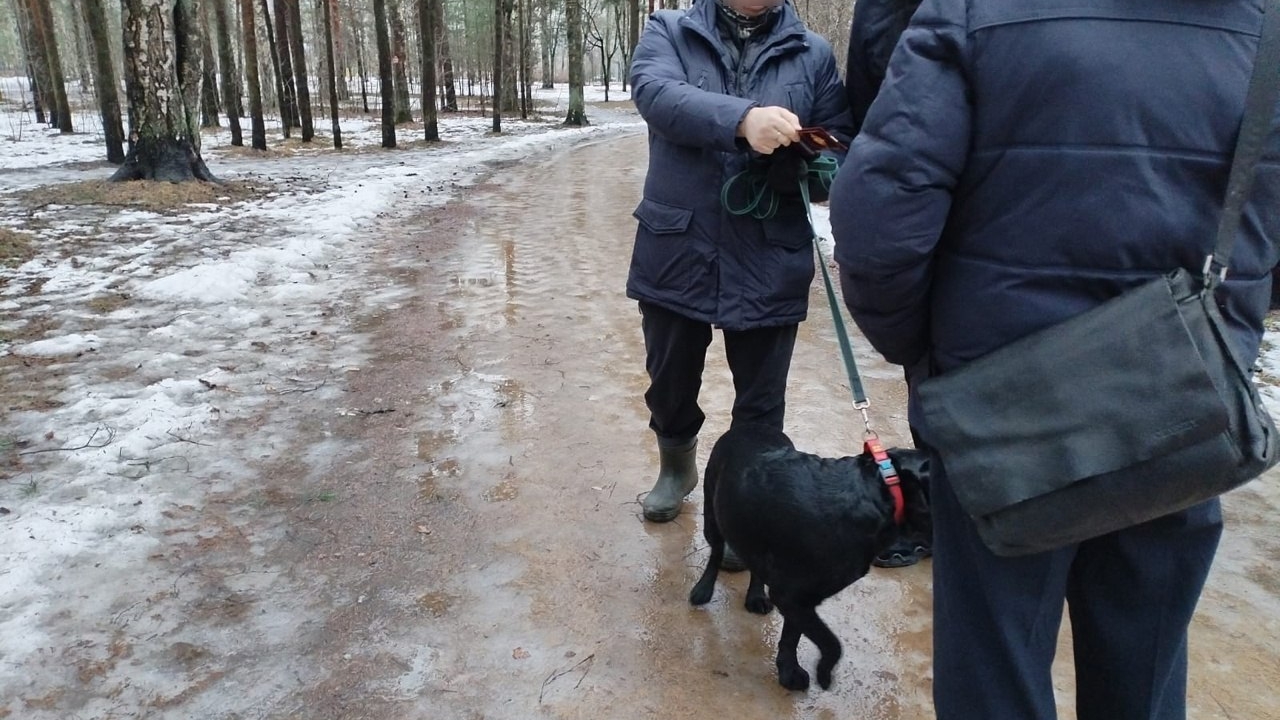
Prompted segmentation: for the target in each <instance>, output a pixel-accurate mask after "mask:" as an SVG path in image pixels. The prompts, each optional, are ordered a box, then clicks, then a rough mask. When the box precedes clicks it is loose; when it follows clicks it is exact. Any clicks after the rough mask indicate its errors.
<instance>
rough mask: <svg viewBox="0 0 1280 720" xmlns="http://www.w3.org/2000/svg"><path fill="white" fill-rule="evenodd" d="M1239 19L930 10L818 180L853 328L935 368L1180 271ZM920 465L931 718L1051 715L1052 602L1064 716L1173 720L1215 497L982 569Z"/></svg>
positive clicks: (988, 558) (1192, 7)
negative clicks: (929, 578) (1070, 689)
mask: <svg viewBox="0 0 1280 720" xmlns="http://www.w3.org/2000/svg"><path fill="white" fill-rule="evenodd" d="M1260 27H1261V2H1260V0H1162V1H1161V2H1147V1H1139V0H1071V1H1070V2H1063V1H1060V0H925V2H924V3H923V4H922V6H921V7H920V9H919V10H918V11H917V12H916V14H915V16H914V17H913V18H912V20H911V23H910V25H909V26H908V27H907V29H906V31H905V33H904V35H903V37H902V40H901V43H900V44H899V46H898V49H897V50H896V51H895V53H894V55H893V57H892V60H891V61H890V64H889V71H888V76H887V78H886V80H885V83H884V85H883V87H882V88H881V90H880V94H879V96H878V97H877V98H876V100H875V102H874V103H873V104H872V105H871V108H870V110H869V111H868V113H867V118H866V122H865V124H864V125H863V126H862V132H861V133H860V134H859V136H858V138H857V139H856V140H855V142H854V145H853V146H852V147H851V148H850V152H849V156H848V159H847V160H846V161H845V164H844V165H843V166H842V168H841V170H840V173H839V175H838V176H837V179H836V182H835V184H834V186H833V188H832V192H831V200H830V202H831V219H832V228H833V233H834V237H835V242H836V260H837V262H838V263H839V265H840V274H841V280H842V285H843V289H844V297H845V302H846V304H847V305H848V307H849V309H850V311H851V312H852V313H853V316H854V319H855V321H856V322H857V324H858V326H859V327H860V328H861V329H862V331H863V333H864V334H865V335H866V336H867V338H868V339H869V340H870V341H871V343H872V344H873V345H874V346H875V347H876V349H877V350H879V351H880V352H881V354H883V355H884V356H885V358H887V359H888V360H889V361H890V362H893V363H897V364H900V365H903V366H908V367H911V366H914V367H916V368H924V370H925V371H927V372H932V373H946V372H948V371H950V370H952V369H954V368H958V367H960V366H962V365H964V364H965V363H967V362H969V361H971V360H974V359H975V358H978V357H981V356H982V355H985V354H987V353H989V352H991V351H993V350H995V349H997V348H999V347H1002V346H1004V345H1006V344H1008V343H1010V342H1012V341H1014V340H1016V339H1018V338H1021V337H1023V336H1025V335H1028V334H1030V333H1033V332H1035V331H1037V330H1040V329H1043V328H1046V327H1049V326H1051V325H1054V324H1056V323H1059V322H1061V321H1063V320H1066V319H1068V318H1070V317H1072V316H1074V315H1076V314H1079V313H1081V312H1084V311H1086V310H1088V309H1090V308H1092V307H1094V306H1096V305H1098V304H1100V303H1102V302H1105V301H1106V300H1107V299H1109V298H1112V297H1115V296H1116V295H1118V294H1120V293H1121V292H1123V291H1124V290H1126V289H1129V288H1131V287H1134V286H1136V285H1138V284H1140V283H1142V282H1144V281H1146V280H1148V279H1151V278H1154V277H1156V276H1158V275H1160V274H1163V273H1165V272H1167V271H1170V270H1172V269H1174V268H1175V267H1178V266H1181V267H1185V268H1187V269H1190V270H1193V271H1198V270H1199V269H1200V267H1201V266H1202V264H1203V262H1204V258H1205V256H1206V255H1208V254H1209V252H1210V251H1211V249H1212V248H1211V245H1212V243H1213V239H1214V231H1215V228H1216V224H1217V220H1218V216H1219V214H1220V209H1221V207H1222V201H1223V193H1224V191H1225V188H1226V181H1227V172H1228V166H1229V162H1230V153H1231V151H1232V149H1233V147H1234V143H1235V139H1236V134H1237V131H1238V128H1239V126H1240V122H1241V117H1242V114H1243V104H1244V96H1245V89H1246V86H1247V84H1248V78H1249V75H1250V72H1251V69H1252V65H1253V59H1254V54H1255V52H1256V48H1257V44H1258V34H1259V29H1260ZM1270 143H1271V144H1270V145H1269V147H1268V154H1267V156H1266V157H1264V159H1263V162H1262V163H1261V164H1260V167H1259V170H1258V174H1257V180H1256V182H1255V188H1254V191H1253V196H1252V198H1251V201H1250V203H1249V205H1248V207H1247V209H1246V214H1245V218H1244V222H1243V223H1242V228H1241V231H1240V236H1239V238H1238V241H1237V244H1236V246H1235V251H1234V254H1233V255H1232V257H1231V267H1230V273H1229V275H1228V277H1227V281H1226V283H1225V284H1224V286H1223V287H1222V288H1220V290H1219V291H1218V293H1219V294H1218V299H1219V304H1220V305H1221V307H1222V309H1223V314H1224V316H1225V317H1226V319H1227V321H1228V323H1229V324H1230V326H1231V328H1232V330H1233V338H1232V339H1233V341H1234V344H1235V346H1236V349H1237V350H1238V352H1239V355H1240V357H1242V358H1244V359H1246V361H1249V362H1252V361H1253V360H1254V359H1255V358H1256V357H1257V355H1258V349H1259V343H1260V341H1261V338H1262V333H1263V324H1262V320H1263V316H1264V314H1265V313H1266V310H1267V304H1268V299H1269V296H1270V290H1271V272H1272V270H1273V268H1275V267H1276V265H1277V260H1278V258H1280V254H1278V251H1277V242H1278V241H1280V136H1277V135H1276V134H1273V135H1272V137H1271V138H1270ZM1157 351H1158V349H1157ZM914 372H915V371H913V374H914ZM916 415H917V413H913V423H914V424H916V425H917V426H918V427H919V429H920V432H921V434H922V435H923V436H924V439H925V441H926V442H927V441H928V439H929V432H928V430H929V428H928V423H927V419H926V418H922V417H918V416H916ZM933 461H934V463H933V465H932V466H931V472H932V483H933V490H932V502H933V520H934V534H935V542H936V546H935V550H934V552H935V555H934V564H933V577H934V585H933V589H934V684H933V692H934V701H935V707H936V712H937V717H938V718H940V719H942V720H974V719H975V718H983V719H986V718H993V719H1000V720H1004V719H1006V718H1017V719H1018V720H1047V719H1050V718H1055V717H1056V711H1055V701H1054V687H1053V681H1052V678H1051V674H1050V665H1051V663H1052V660H1053V657H1054V651H1055V648H1056V645H1057V639H1058V631H1059V625H1060V623H1061V619H1062V611H1063V600H1064V598H1065V600H1066V605H1067V607H1068V608H1069V612H1070V614H1071V628H1072V634H1073V642H1074V649H1075V664H1076V713H1077V715H1076V716H1077V717H1078V718H1080V719H1081V720H1116V719H1119V718H1126V719H1127V718H1144V719H1146V720H1181V719H1182V718H1185V716H1186V708H1185V705H1186V676H1187V628H1188V625H1189V623H1190V620H1191V616H1192V613H1193V611H1194V609H1195V606H1196V603H1197V601H1198V599H1199V596H1200V593H1201V590H1202V588H1203V585H1204V582H1205V578H1206V576H1207V574H1208V572H1209V567H1210V564H1211V562H1212V560H1213V556H1214V553H1215V551H1216V548H1217V543H1218V539H1219V536H1220V534H1221V530H1222V517H1221V513H1220V508H1219V504H1218V502H1217V501H1216V500H1215V501H1211V502H1208V503H1205V504H1203V505H1200V506H1196V507H1193V508H1191V509H1189V510H1186V511H1184V512H1180V513H1176V514H1174V515H1171V516H1169V517H1165V518H1160V519H1157V520H1154V521H1151V522H1148V523H1144V524H1142V525H1138V526H1135V527H1131V528H1128V529H1125V530H1121V531H1118V532H1115V533H1112V534H1110V535H1106V536H1103V537H1100V538H1096V539H1093V540H1089V541H1085V542H1082V543H1079V544H1076V545H1072V546H1069V547H1064V548H1061V549H1058V550H1055V551H1051V552H1046V553H1041V554H1037V555H1031V556H1024V557H1016V558H1002V557H996V556H994V555H993V554H991V553H990V552H989V551H988V550H987V549H986V548H985V547H984V546H983V545H982V543H981V542H980V540H979V538H978V536H977V534H976V532H975V529H974V526H973V523H972V521H971V520H970V519H969V518H968V517H966V516H965V515H964V513H963V512H962V510H961V509H960V507H959V505H958V503H957V501H956V499H955V495H954V493H953V491H952V490H951V489H950V486H949V484H948V481H947V477H946V468H945V467H941V466H940V465H939V464H938V463H937V458H936V457H934V458H933Z"/></svg>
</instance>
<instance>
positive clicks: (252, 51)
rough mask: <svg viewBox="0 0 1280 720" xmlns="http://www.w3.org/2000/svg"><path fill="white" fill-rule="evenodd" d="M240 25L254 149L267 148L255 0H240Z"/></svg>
mask: <svg viewBox="0 0 1280 720" xmlns="http://www.w3.org/2000/svg"><path fill="white" fill-rule="evenodd" d="M240 25H241V27H242V28H243V32H244V75H245V82H246V83H247V84H248V86H249V118H250V123H251V124H252V127H253V130H252V133H251V135H252V140H251V143H252V145H253V149H254V150H266V149H267V128H266V123H265V122H264V121H263V119H262V80H261V78H260V77H259V75H258V29H257V27H256V26H255V23H254V21H253V0H240Z"/></svg>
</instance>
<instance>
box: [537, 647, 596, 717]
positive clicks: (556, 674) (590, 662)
mask: <svg viewBox="0 0 1280 720" xmlns="http://www.w3.org/2000/svg"><path fill="white" fill-rule="evenodd" d="M595 660H596V654H595V653H591V654H590V655H588V656H586V657H584V658H582V659H581V660H579V661H578V662H577V663H575V664H574V665H573V667H570V668H567V669H565V670H557V671H555V672H553V673H551V674H550V675H548V676H547V679H546V680H543V681H542V689H541V690H539V691H538V704H539V705H541V704H542V698H543V696H544V695H545V694H546V692H547V686H548V685H550V684H551V683H553V682H555V681H556V680H559V679H560V678H561V677H564V676H565V675H568V674H569V673H571V672H573V671H574V670H577V669H578V668H579V667H582V664H583V663H586V664H587V668H586V669H585V670H583V671H582V677H580V678H578V682H577V683H576V684H575V685H574V686H573V689H574V690H577V689H578V687H579V686H581V685H582V681H583V680H586V679H587V673H589V672H591V666H592V665H593V664H595Z"/></svg>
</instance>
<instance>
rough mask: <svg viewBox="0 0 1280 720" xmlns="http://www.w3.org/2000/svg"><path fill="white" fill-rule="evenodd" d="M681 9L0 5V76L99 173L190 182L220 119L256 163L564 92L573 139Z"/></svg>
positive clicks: (149, 1)
mask: <svg viewBox="0 0 1280 720" xmlns="http://www.w3.org/2000/svg"><path fill="white" fill-rule="evenodd" d="M690 1H691V0H649V2H643V3H642V2H640V0H0V72H9V73H15V72H16V73H21V74H23V75H25V76H26V77H27V78H28V79H29V81H30V82H29V83H27V84H26V85H25V86H24V87H22V88H21V91H22V92H23V93H24V94H23V97H21V98H20V100H21V101H23V102H24V106H25V107H26V108H27V109H28V110H32V111H34V113H35V121H36V122H39V123H47V124H49V125H52V126H55V127H58V128H59V129H61V130H62V131H63V132H72V130H73V128H72V119H73V117H74V118H76V121H75V124H76V128H75V129H76V130H81V131H88V132H93V133H95V134H96V133H100V134H101V136H102V138H103V140H104V145H105V150H106V153H105V154H106V157H107V159H108V160H110V161H111V162H114V163H119V162H122V161H124V160H125V158H126V156H128V162H127V165H128V167H129V170H127V171H124V172H122V175H121V176H122V177H123V176H139V177H151V176H153V175H156V174H157V173H158V174H159V175H160V176H165V177H168V176H172V175H174V174H175V173H176V174H184V172H183V171H178V170H176V168H178V167H179V166H181V165H183V164H185V165H187V166H189V172H190V174H191V175H192V176H193V177H198V176H201V175H205V174H207V173H208V169H207V168H205V167H204V166H203V162H202V161H201V160H200V144H201V143H200V139H201V126H205V127H208V128H213V127H217V126H221V125H222V123H223V118H224V117H225V120H226V127H227V128H228V129H229V131H230V140H231V144H233V145H243V144H246V143H245V138H244V137H243V135H244V134H249V135H250V138H249V140H250V142H249V144H250V145H251V146H252V147H254V148H256V149H266V147H267V144H268V140H269V138H268V137H267V131H268V129H271V130H272V132H276V133H279V134H280V135H284V136H286V137H290V136H293V133H294V132H295V131H298V130H300V131H301V132H300V137H301V139H302V140H303V141H304V142H308V141H311V140H312V139H313V137H314V135H315V132H316V128H315V118H314V115H315V113H316V112H321V113H323V114H327V115H328V116H329V119H330V122H329V123H325V125H327V126H328V127H327V129H324V128H322V130H321V131H322V132H328V133H330V135H331V136H332V140H333V144H334V146H335V147H339V146H341V143H342V137H341V135H342V128H341V127H340V123H341V120H342V116H343V114H344V113H346V114H348V115H350V114H359V113H369V112H372V113H373V114H374V116H375V118H377V117H379V116H380V115H381V114H382V113H383V111H384V110H390V112H389V113H388V115H389V117H387V118H386V119H385V120H382V121H381V122H382V123H383V125H384V127H383V136H384V138H383V140H384V143H385V144H387V145H388V146H393V145H394V143H395V136H396V132H395V129H396V125H401V124H404V123H408V122H413V121H415V120H417V119H419V118H420V119H421V121H422V123H423V125H422V130H423V138H425V139H426V140H437V139H439V116H440V114H441V113H450V112H465V113H471V114H473V115H475V114H483V115H485V116H488V115H492V116H493V120H494V127H495V128H500V127H501V121H502V117H503V115H507V116H510V115H512V114H513V113H517V112H518V113H520V116H522V117H527V116H529V114H530V113H532V112H536V108H535V102H534V98H533V95H534V93H533V88H534V87H535V83H536V84H537V86H541V87H543V88H548V87H550V86H551V83H552V82H553V81H558V82H564V81H565V80H566V78H567V79H568V81H569V87H570V90H569V94H568V98H569V108H568V112H567V114H566V115H565V116H564V120H565V122H566V123H568V124H574V125H576V124H584V123H586V121H587V117H586V111H587V106H586V103H585V95H584V89H585V87H586V85H587V84H588V83H592V84H598V83H604V84H606V87H607V86H608V85H609V84H613V83H616V82H618V80H619V79H621V80H622V83H623V86H624V88H625V82H626V80H625V78H626V69H627V68H626V66H627V64H628V62H629V61H630V58H631V55H632V52H633V49H634V46H635V43H636V42H637V39H638V36H639V32H640V29H641V26H642V24H643V22H644V17H643V13H646V12H648V11H649V9H650V8H651V7H654V6H661V5H662V4H663V3H665V2H674V3H676V4H679V5H685V6H687V5H688V4H689V3H690ZM835 5H836V3H835V0H817V2H816V3H812V2H806V3H805V4H804V11H805V14H806V18H808V17H809V16H815V17H817V16H821V17H823V18H826V17H828V16H830V17H831V18H833V19H832V20H831V22H832V23H835V22H836V21H837V20H836V19H837V18H838V16H839V11H838V9H834V8H835ZM829 6H830V7H829ZM813 8H818V9H813ZM845 14H846V15H847V13H845ZM845 27H847V25H846V26H845ZM840 34H843V28H841V31H840ZM837 37H838V35H837ZM375 58H376V62H375V61H374V59H375ZM384 66H385V67H384ZM313 83H314V84H313ZM122 89H123V90H124V94H123V96H122V94H121V92H122ZM607 97H608V95H606V98H607ZM246 98H247V101H246ZM6 100H10V101H12V98H6ZM77 113H79V114H77ZM125 113H127V114H128V122H127V123H125V122H122V120H121V118H122V116H123V115H124V114H125ZM98 118H100V119H101V125H100V127H98ZM246 119H247V120H246ZM246 121H247V122H248V123H249V125H250V127H249V128H243V125H244V123H245V122H246ZM242 128H243V129H242ZM175 148H180V149H181V152H177V151H176V150H175ZM175 153H176V154H175ZM179 156H181V157H182V161H181V162H178V158H179Z"/></svg>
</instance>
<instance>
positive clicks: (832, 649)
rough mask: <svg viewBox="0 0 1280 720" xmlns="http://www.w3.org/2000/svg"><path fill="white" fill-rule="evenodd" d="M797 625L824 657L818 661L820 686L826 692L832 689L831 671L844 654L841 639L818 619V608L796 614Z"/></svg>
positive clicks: (802, 609)
mask: <svg viewBox="0 0 1280 720" xmlns="http://www.w3.org/2000/svg"><path fill="white" fill-rule="evenodd" d="M795 619H796V624H797V625H798V626H799V628H800V630H801V632H803V633H804V635H805V637H807V638H809V639H810V640H812V641H813V644H814V645H817V646H818V650H819V652H821V653H822V656H821V657H820V658H819V659H818V685H819V686H821V687H822V689H823V690H826V689H828V688H830V687H831V671H832V670H833V669H835V666H836V663H837V662H840V655H841V654H842V653H843V652H844V651H843V650H842V649H841V647H840V638H838V637H836V634H835V633H833V632H831V628H829V627H827V624H826V623H825V622H823V621H822V618H820V617H818V609H817V608H816V607H803V608H799V609H797V610H796V612H795Z"/></svg>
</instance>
